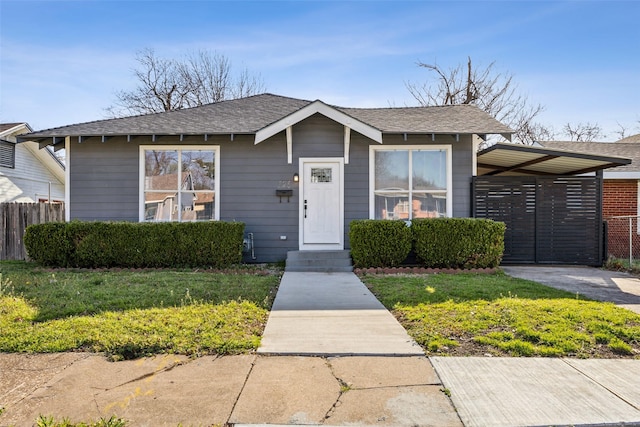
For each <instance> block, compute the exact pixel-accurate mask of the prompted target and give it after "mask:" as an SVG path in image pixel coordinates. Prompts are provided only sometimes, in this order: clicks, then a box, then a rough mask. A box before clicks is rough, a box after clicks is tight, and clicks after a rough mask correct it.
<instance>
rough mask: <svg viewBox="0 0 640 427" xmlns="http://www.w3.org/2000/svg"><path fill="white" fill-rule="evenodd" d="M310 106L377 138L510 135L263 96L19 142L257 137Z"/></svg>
mask: <svg viewBox="0 0 640 427" xmlns="http://www.w3.org/2000/svg"><path fill="white" fill-rule="evenodd" d="M312 104H315V105H316V106H318V107H317V108H318V112H320V113H321V114H322V113H323V112H322V111H319V110H320V109H321V108H323V107H319V106H320V105H324V106H326V107H327V108H328V109H330V110H333V112H334V114H335V115H336V116H339V117H340V118H342V119H344V120H345V121H346V120H347V119H346V117H347V116H349V117H351V118H353V119H354V120H355V121H356V122H359V123H360V124H361V125H362V126H363V129H364V128H367V129H373V130H375V131H378V132H382V133H433V134H440V133H450V134H462V133H465V134H467V133H468V134H479V135H485V134H503V135H510V134H511V133H512V132H513V131H512V130H511V129H510V128H509V127H507V126H505V125H503V124H502V123H500V122H498V121H497V120H496V119H494V118H493V117H491V116H490V115H489V114H487V113H486V112H484V111H482V110H481V109H480V108H478V107H475V106H472V105H455V106H445V107H409V108H343V107H337V106H330V105H328V104H325V103H323V102H322V101H313V102H312V101H307V100H302V99H296V98H289V97H284V96H279V95H273V94H268V93H267V94H262V95H254V96H250V97H247V98H240V99H234V100H229V101H222V102H218V103H213V104H207V105H203V106H200V107H194V108H188V109H184V110H177V111H168V112H163V113H156V114H146V115H140V116H132V117H124V118H118V119H107V120H98V121H92V122H87V123H79V124H75V125H69V126H63V127H58V128H53V129H46V130H41V131H37V132H33V133H30V134H28V135H24V136H23V137H24V138H29V139H34V140H44V139H47V138H64V137H67V136H78V137H79V136H115V135H214V134H257V133H258V132H260V131H263V130H264V129H265V128H268V127H269V126H271V125H274V124H276V123H278V122H279V121H281V120H285V119H286V117H289V116H292V117H294V116H293V115H294V114H295V113H296V112H298V111H301V110H303V109H304V108H305V107H309V106H310V105H312ZM311 111H313V108H312V109H311ZM325 113H326V112H325ZM344 115H346V116H344ZM303 116H304V115H303ZM303 118H305V117H303ZM291 124H294V123H291ZM277 128H278V127H277V126H276V129H277ZM354 129H355V128H354ZM356 130H357V129H356ZM52 142H53V141H52ZM52 142H47V144H50V143H52ZM258 142H259V141H258Z"/></svg>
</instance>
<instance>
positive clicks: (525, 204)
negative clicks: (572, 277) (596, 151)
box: [472, 176, 603, 265]
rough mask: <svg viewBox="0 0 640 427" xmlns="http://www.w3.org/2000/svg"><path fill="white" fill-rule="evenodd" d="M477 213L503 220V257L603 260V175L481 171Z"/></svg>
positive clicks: (477, 183) (589, 262) (515, 260)
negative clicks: (542, 175)
mask: <svg viewBox="0 0 640 427" xmlns="http://www.w3.org/2000/svg"><path fill="white" fill-rule="evenodd" d="M472 194H473V203H472V206H473V216H474V217H476V218H489V219H493V220H495V221H502V222H504V223H506V225H507V231H506V233H505V253H504V258H503V262H504V263H512V264H514V263H541V264H542V263H544V264H580V265H601V264H602V256H603V247H602V245H603V239H602V233H603V231H602V227H603V226H602V197H601V194H602V180H601V179H599V178H597V177H574V176H561V177H553V178H549V177H545V178H540V177H529V176H509V177H496V176H479V177H474V179H473V193H472Z"/></svg>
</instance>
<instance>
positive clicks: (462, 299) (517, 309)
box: [361, 273, 640, 358]
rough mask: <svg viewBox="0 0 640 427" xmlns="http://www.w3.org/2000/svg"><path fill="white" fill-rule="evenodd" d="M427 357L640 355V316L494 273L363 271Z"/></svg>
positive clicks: (364, 279)
mask: <svg viewBox="0 0 640 427" xmlns="http://www.w3.org/2000/svg"><path fill="white" fill-rule="evenodd" d="M361 279H362V280H363V281H364V282H365V284H367V286H368V287H369V288H370V289H371V291H372V292H373V293H374V294H375V295H376V296H377V297H378V299H380V301H381V302H382V303H383V304H384V305H385V306H386V307H387V308H388V309H390V310H392V312H393V313H394V315H395V316H396V317H397V318H398V320H399V321H400V322H401V323H402V325H403V326H404V327H405V328H406V329H407V331H408V332H409V334H410V335H411V336H412V337H413V338H414V339H415V340H416V341H417V342H418V343H419V344H420V345H421V346H423V348H424V349H425V350H426V351H427V353H428V354H449V355H464V356H468V355H484V354H492V355H511V356H563V357H635V358H640V315H638V314H635V313H633V312H631V311H628V310H625V309H622V308H619V307H616V306H615V305H613V304H610V303H602V302H595V301H587V300H585V299H583V298H582V297H580V296H578V295H574V294H571V293H568V292H564V291H560V290H557V289H553V288H549V287H546V286H543V285H540V284H537V283H534V282H530V281H526V280H521V279H515V278H512V277H509V276H507V275H505V274H503V273H496V274H477V275H474V274H453V275H449V274H434V275H363V276H362V277H361Z"/></svg>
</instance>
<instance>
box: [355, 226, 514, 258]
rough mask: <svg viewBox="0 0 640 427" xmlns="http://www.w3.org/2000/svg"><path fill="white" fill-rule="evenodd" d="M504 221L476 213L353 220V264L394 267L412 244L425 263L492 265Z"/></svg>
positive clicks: (497, 255)
mask: <svg viewBox="0 0 640 427" xmlns="http://www.w3.org/2000/svg"><path fill="white" fill-rule="evenodd" d="M504 232H505V224H504V223H502V222H496V221H492V220H488V219H475V218H420V219H414V220H413V221H412V222H411V226H407V224H406V223H405V222H404V221H388V220H355V221H352V222H351V225H350V231H349V238H350V240H351V257H352V258H353V263H354V265H355V267H357V268H369V267H395V266H398V265H400V264H401V263H403V262H404V261H405V260H406V259H407V257H408V256H409V253H410V252H411V250H412V249H413V250H414V251H415V255H416V259H417V262H418V263H419V264H420V265H422V266H424V267H428V268H465V269H469V268H494V267H497V266H498V265H499V264H500V261H501V260H502V255H503V253H504Z"/></svg>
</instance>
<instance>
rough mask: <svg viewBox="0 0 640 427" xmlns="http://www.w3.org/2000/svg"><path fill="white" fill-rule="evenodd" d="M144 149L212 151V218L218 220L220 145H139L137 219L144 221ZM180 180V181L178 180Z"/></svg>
mask: <svg viewBox="0 0 640 427" xmlns="http://www.w3.org/2000/svg"><path fill="white" fill-rule="evenodd" d="M146 150H178V151H203V150H205V151H213V152H215V159H214V165H215V169H216V170H215V174H214V180H215V185H214V187H215V188H214V190H213V191H214V194H215V201H216V203H215V206H214V220H215V221H218V220H220V146H219V145H141V146H140V149H139V162H140V168H139V169H140V173H139V181H138V221H139V222H146V221H145V219H144V181H145V179H144V178H145V177H144V152H145V151H146ZM178 171H179V172H178V174H179V175H178V176H179V177H180V175H181V174H182V168H179V169H178ZM178 182H180V181H178Z"/></svg>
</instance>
